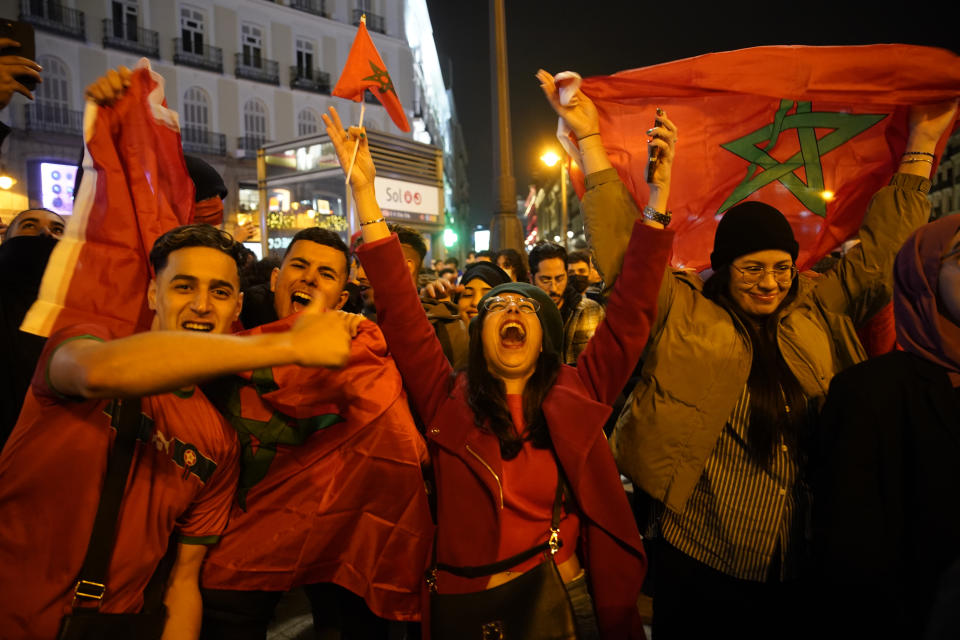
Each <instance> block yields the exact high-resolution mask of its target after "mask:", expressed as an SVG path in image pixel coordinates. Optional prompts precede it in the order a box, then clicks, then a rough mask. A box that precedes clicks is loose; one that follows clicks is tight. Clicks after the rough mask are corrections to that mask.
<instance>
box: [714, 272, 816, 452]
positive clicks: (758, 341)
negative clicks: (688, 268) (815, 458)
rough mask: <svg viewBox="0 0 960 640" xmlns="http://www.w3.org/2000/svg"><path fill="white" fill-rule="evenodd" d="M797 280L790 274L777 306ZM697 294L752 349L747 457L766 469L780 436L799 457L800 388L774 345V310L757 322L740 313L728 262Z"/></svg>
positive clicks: (803, 402)
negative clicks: (723, 314)
mask: <svg viewBox="0 0 960 640" xmlns="http://www.w3.org/2000/svg"><path fill="white" fill-rule="evenodd" d="M799 282H800V278H799V277H797V278H794V280H793V285H792V286H791V287H790V292H789V293H788V294H787V297H786V298H784V300H783V302H782V303H781V304H780V308H781V309H782V308H783V307H785V306H787V305H788V304H790V302H792V301H793V300H794V299H795V298H796V296H797V289H798V287H799ZM703 295H704V296H706V297H707V298H708V299H710V300H712V301H713V302H715V303H717V304H718V305H720V306H721V307H723V308H724V309H726V310H727V312H728V313H730V315H731V316H733V317H734V318H735V321H734V326H736V327H737V328H738V330H744V331H745V332H746V337H747V339H748V340H749V341H750V344H751V345H752V347H753V362H752V363H751V365H750V375H749V377H748V378H747V388H748V390H749V391H750V424H749V425H748V427H747V450H748V452H749V453H750V456H751V457H752V458H753V459H754V460H755V461H756V462H757V463H758V464H760V465H761V466H763V467H764V468H768V466H769V464H770V459H771V456H772V454H773V450H774V446H775V445H776V444H777V442H778V441H779V438H780V436H783V438H784V440H785V441H786V442H787V443H788V444H789V445H790V451H791V452H792V453H793V455H794V457H795V459H796V460H798V461H802V460H803V457H804V456H805V454H806V451H807V450H808V447H809V437H810V429H811V428H812V425H811V424H810V416H809V413H808V411H807V398H806V395H805V394H804V392H803V387H801V386H800V382H799V381H798V380H797V378H796V376H795V375H794V374H793V371H791V370H790V367H789V366H787V362H786V360H784V358H783V354H782V353H781V352H780V347H779V344H778V343H777V325H778V315H779V314H778V313H777V312H774V313H771V314H770V315H768V316H766V317H764V318H762V319H760V322H759V323H758V322H757V319H756V318H754V317H752V316H750V315H748V314H747V313H746V312H745V311H743V310H742V309H741V308H740V306H739V305H738V304H736V302H734V300H733V299H732V298H731V297H730V267H729V266H725V267H722V268H720V269H719V270H717V271H715V272H714V273H713V275H711V276H710V278H709V279H708V280H707V281H706V282H705V283H704V285H703ZM778 311H779V309H778ZM737 319H738V320H739V321H740V322H739V323H738V322H736V320H737ZM741 325H742V327H741ZM788 407H789V409H788Z"/></svg>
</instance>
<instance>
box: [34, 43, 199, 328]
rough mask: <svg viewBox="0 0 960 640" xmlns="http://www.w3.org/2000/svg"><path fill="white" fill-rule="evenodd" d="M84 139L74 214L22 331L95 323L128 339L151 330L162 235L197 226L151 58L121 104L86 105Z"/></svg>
mask: <svg viewBox="0 0 960 640" xmlns="http://www.w3.org/2000/svg"><path fill="white" fill-rule="evenodd" d="M83 137H84V145H85V148H84V154H83V177H82V178H81V182H80V187H79V188H78V190H77V196H76V199H75V201H74V210H73V215H72V216H70V220H69V222H68V224H67V228H66V232H65V233H64V236H63V238H62V239H61V240H60V242H58V243H57V246H56V248H55V249H54V250H53V253H52V254H51V256H50V262H49V263H48V264H47V270H46V272H45V273H44V276H43V281H42V283H41V285H40V294H39V297H38V299H37V301H36V302H35V303H34V305H33V307H31V309H30V311H29V312H28V313H27V316H26V318H25V319H24V321H23V324H22V325H21V328H22V329H23V330H24V331H27V332H29V333H35V334H37V335H41V336H49V335H50V334H51V333H52V332H54V331H56V330H58V329H59V328H61V327H65V326H69V325H72V324H77V323H82V322H94V323H97V324H101V325H108V326H109V327H110V329H111V330H112V331H113V333H114V335H115V336H116V337H122V336H125V335H130V334H132V333H135V332H137V331H143V330H146V329H149V328H150V322H151V320H152V318H153V312H152V311H150V310H149V309H148V308H147V285H148V284H149V283H150V278H151V276H152V274H151V271H150V264H149V261H148V259H147V256H148V254H149V252H150V248H151V247H152V246H153V243H154V241H155V240H156V239H157V238H158V237H159V236H160V235H161V234H163V233H164V232H166V231H168V230H170V229H172V228H173V227H176V226H179V225H182V224H187V223H188V222H190V220H191V216H192V215H193V206H194V202H193V195H194V187H193V182H192V181H191V180H190V176H189V174H188V173H187V167H186V164H185V162H184V159H183V150H182V148H181V144H180V126H179V120H178V117H177V114H176V112H174V111H171V110H170V109H168V108H167V105H166V100H165V99H164V94H163V78H162V77H161V76H160V75H159V74H157V73H154V72H153V71H152V70H151V69H150V63H149V62H148V61H147V60H146V59H145V58H144V59H141V61H140V62H139V63H138V66H137V68H136V70H135V71H134V72H133V77H132V78H131V83H130V87H129V88H128V89H127V90H126V92H125V93H124V95H123V97H122V98H120V99H119V100H117V102H115V103H114V104H113V105H111V106H109V107H102V106H97V105H96V104H94V103H93V102H91V101H88V102H87V105H86V108H85V110H84V114H83Z"/></svg>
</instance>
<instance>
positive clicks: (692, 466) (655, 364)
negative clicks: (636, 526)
mask: <svg viewBox="0 0 960 640" xmlns="http://www.w3.org/2000/svg"><path fill="white" fill-rule="evenodd" d="M608 172H610V173H612V174H613V175H609V174H608ZM608 172H601V173H602V174H604V175H601V173H598V174H596V175H595V176H593V177H592V178H593V179H592V181H588V186H590V185H592V189H591V191H592V192H593V193H592V194H591V198H589V199H587V198H585V199H584V206H585V207H587V206H591V207H602V209H600V210H601V211H606V212H607V213H606V215H607V216H610V217H614V218H622V220H623V223H624V224H626V223H627V221H632V220H634V219H636V217H637V216H639V212H638V211H637V209H636V205H634V203H633V200H632V198H630V196H629V193H628V192H627V190H626V188H625V187H624V186H623V184H622V183H621V182H620V180H619V178H617V176H616V172H615V171H611V170H608ZM929 189H930V181H929V180H926V179H923V178H920V177H918V176H913V175H907V174H897V175H895V176H894V177H893V179H892V180H891V181H890V185H889V186H886V187H884V188H882V189H881V190H880V191H878V192H877V193H876V194H875V195H874V197H873V200H872V201H871V203H870V206H869V208H868V210H867V213H866V215H865V216H864V219H863V223H862V226H861V228H860V232H859V237H860V240H861V243H860V245H859V246H858V247H856V248H855V249H853V250H852V251H850V252H849V253H848V254H847V255H846V256H845V257H844V259H843V260H842V261H840V263H839V264H838V265H837V268H836V269H835V270H834V271H832V272H831V273H829V274H827V275H825V276H823V277H821V278H819V279H817V280H810V279H808V278H806V277H803V276H801V277H800V282H799V285H798V287H799V288H798V291H797V296H796V297H795V299H794V300H793V302H791V303H790V304H789V305H788V306H787V307H785V308H783V309H781V310H780V311H779V312H778V316H779V317H778V325H777V340H778V343H779V346H780V351H781V353H782V354H783V357H784V359H785V360H786V362H787V365H788V366H789V367H790V369H791V371H793V373H794V375H795V376H796V377H797V380H798V381H799V383H800V385H801V386H802V387H803V390H804V392H805V393H806V395H807V397H808V398H810V399H811V400H812V401H814V402H815V403H817V404H818V405H819V404H822V402H823V399H824V397H825V396H826V393H827V390H828V388H829V386H830V380H831V379H832V378H833V376H834V375H835V374H837V373H838V372H839V371H841V370H843V369H844V368H846V367H849V366H851V365H853V364H856V363H858V362H861V361H863V360H865V359H866V353H865V351H864V349H863V347H862V346H861V344H860V341H859V340H858V339H857V335H856V332H855V326H858V325H860V324H861V323H863V322H864V321H866V320H867V319H869V318H870V317H871V316H872V315H873V314H874V313H876V312H877V311H878V310H880V309H881V308H883V306H884V305H886V304H887V303H888V302H889V301H890V299H891V295H892V269H893V259H894V257H895V255H896V252H897V250H898V249H899V248H900V245H901V244H903V242H904V241H905V240H906V239H907V237H908V236H909V235H910V233H911V232H913V230H915V229H916V228H917V227H919V226H920V225H921V224H923V223H924V222H926V221H927V218H928V217H929V213H930V205H929V202H928V201H927V198H926V193H927V192H928V191H929ZM589 193H590V192H588V194H589ZM587 219H590V216H589V215H588V216H587ZM617 228H619V227H618V225H617V224H616V223H613V222H610V223H609V224H607V225H605V227H600V226H598V227H597V228H596V230H595V233H604V232H605V230H604V229H609V231H606V233H615V232H616V229H617ZM702 286H703V285H702V281H701V280H700V278H699V277H698V276H696V275H695V274H688V273H683V272H677V273H670V272H669V271H668V272H667V273H666V274H665V276H664V279H663V282H662V285H661V289H660V297H659V300H658V307H657V314H658V315H657V320H656V323H655V324H654V326H653V331H652V332H651V337H650V341H649V342H648V344H647V350H646V352H645V358H644V362H643V369H642V372H641V379H640V382H639V384H637V386H636V388H635V389H634V391H633V393H632V394H631V396H630V398H629V399H628V403H627V406H626V407H625V408H624V411H623V413H622V414H621V416H620V418H619V420H618V422H617V426H616V429H615V431H614V433H613V436H612V438H611V447H612V448H613V452H614V457H615V458H616V460H617V464H618V466H619V467H620V470H621V472H622V473H624V474H625V475H627V476H628V477H630V478H631V479H632V480H633V481H634V482H635V483H636V484H637V485H639V486H640V487H641V488H642V489H643V490H644V491H646V492H647V493H649V494H650V495H651V496H653V497H654V498H656V499H657V500H660V501H662V502H663V503H664V504H665V505H666V506H667V508H669V509H671V510H673V511H675V512H681V511H682V510H683V508H684V505H685V504H686V501H687V499H688V498H689V497H690V495H691V493H692V491H693V489H694V487H695V485H696V484H697V481H698V480H699V478H700V476H701V474H702V473H703V468H704V466H705V465H706V462H707V459H708V458H709V457H710V454H711V452H712V451H713V449H714V446H715V445H716V442H717V439H718V438H719V437H720V433H721V432H722V430H723V425H724V424H725V423H726V421H727V419H728V418H729V416H730V412H731V411H732V409H733V407H734V405H735V404H736V402H737V399H738V398H739V396H740V393H741V392H742V391H743V387H744V385H745V384H746V382H747V377H748V376H749V374H750V365H751V362H752V358H753V354H752V349H751V345H750V343H749V340H748V339H747V338H746V337H745V336H746V333H745V328H744V327H743V326H742V325H741V324H740V322H739V321H738V320H736V319H735V318H734V317H733V316H731V314H730V313H729V312H727V311H726V310H725V309H723V308H722V307H721V306H719V305H717V304H715V303H714V302H711V301H710V300H708V299H707V298H706V297H704V295H703V293H702Z"/></svg>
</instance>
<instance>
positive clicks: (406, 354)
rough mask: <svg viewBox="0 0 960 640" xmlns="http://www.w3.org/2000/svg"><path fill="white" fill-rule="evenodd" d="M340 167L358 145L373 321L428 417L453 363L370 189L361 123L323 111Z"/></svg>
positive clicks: (355, 184) (357, 180)
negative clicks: (346, 124) (346, 125)
mask: <svg viewBox="0 0 960 640" xmlns="http://www.w3.org/2000/svg"><path fill="white" fill-rule="evenodd" d="M323 122H324V124H325V125H326V127H327V134H328V135H329V136H330V140H331V141H332V142H333V145H334V148H335V149H336V151H337V157H338V158H339V160H340V166H341V167H343V170H344V173H346V171H347V170H348V167H349V166H350V162H351V159H352V157H353V155H354V148H355V147H357V151H356V163H355V164H354V166H353V170H352V171H351V173H350V187H351V189H352V190H353V196H354V201H355V202H356V205H357V217H358V218H359V220H360V228H361V230H362V233H363V245H362V246H361V247H360V248H359V249H358V250H357V254H358V255H359V256H360V261H361V262H362V263H363V269H364V271H365V272H366V274H367V278H368V279H369V280H370V284H371V285H372V286H373V290H374V291H376V297H375V300H376V305H377V322H378V324H379V325H380V329H381V331H383V335H384V337H385V338H386V339H387V346H388V347H389V348H390V352H391V354H392V355H393V359H394V361H395V362H396V364H397V368H398V369H399V370H400V375H401V376H403V381H404V385H405V386H406V389H407V392H408V394H409V396H410V399H411V402H412V403H413V407H414V409H415V410H416V411H417V413H418V414H419V416H420V418H421V420H423V421H424V422H425V423H429V422H430V421H431V420H432V419H433V416H434V414H435V413H436V411H437V409H438V408H439V406H440V403H441V402H442V401H443V399H444V398H445V397H446V396H447V394H448V393H449V389H450V380H451V377H450V376H451V373H452V371H453V370H452V368H451V367H450V364H449V362H448V361H447V358H446V356H444V355H443V348H442V347H441V345H440V341H439V340H438V339H437V335H436V333H435V332H434V330H433V327H432V326H431V325H430V322H429V320H427V316H426V314H425V313H424V311H423V307H422V306H421V304H420V298H419V296H418V295H417V290H416V287H415V286H414V284H413V281H412V280H411V279H410V274H409V272H408V271H407V268H406V264H405V262H404V258H403V253H402V252H401V251H400V242H399V240H398V239H397V236H396V235H393V234H391V233H390V230H389V229H388V228H387V224H386V222H384V220H383V215H382V213H381V211H380V205H379V204H377V199H376V196H375V195H374V190H373V180H374V177H375V176H376V169H375V167H374V165H373V159H372V158H371V157H370V147H369V143H368V141H367V138H366V133H365V131H364V130H363V129H359V128H357V127H351V128H350V130H349V131H344V129H343V124H342V123H341V122H340V116H339V115H338V114H337V110H336V109H334V108H333V107H330V113H329V115H328V114H323Z"/></svg>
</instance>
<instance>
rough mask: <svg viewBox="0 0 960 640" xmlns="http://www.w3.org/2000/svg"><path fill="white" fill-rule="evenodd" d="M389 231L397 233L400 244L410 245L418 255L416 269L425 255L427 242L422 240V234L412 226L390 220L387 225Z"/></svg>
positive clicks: (418, 268)
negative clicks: (418, 261)
mask: <svg viewBox="0 0 960 640" xmlns="http://www.w3.org/2000/svg"><path fill="white" fill-rule="evenodd" d="M387 228H388V229H390V232H391V233H395V234H397V238H398V239H399V240H400V244H402V245H405V246H407V247H410V248H411V249H413V250H414V251H416V252H417V255H418V256H420V264H418V265H417V271H419V270H420V266H421V265H422V264H423V259H424V258H426V257H427V243H426V242H424V241H423V236H422V235H420V232H419V231H417V230H416V229H414V228H413V227H408V226H406V225H402V224H397V223H396V222H391V223H389V224H388V225H387Z"/></svg>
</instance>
